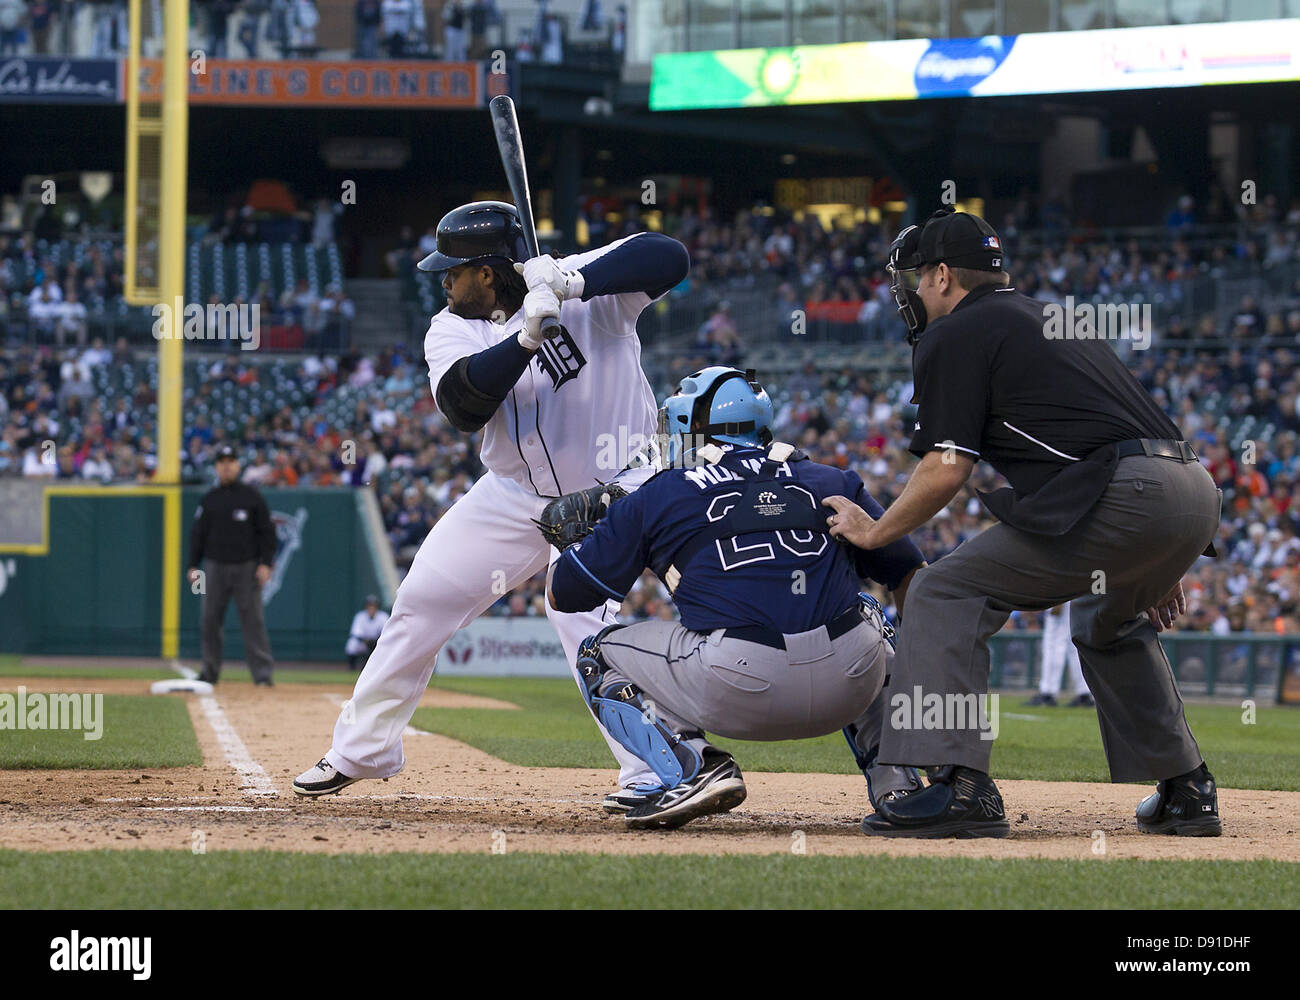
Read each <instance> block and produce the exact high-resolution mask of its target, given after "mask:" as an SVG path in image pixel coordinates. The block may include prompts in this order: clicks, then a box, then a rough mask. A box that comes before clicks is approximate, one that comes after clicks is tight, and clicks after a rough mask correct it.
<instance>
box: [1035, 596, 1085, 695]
mask: <svg viewBox="0 0 1300 1000" xmlns="http://www.w3.org/2000/svg"><path fill="white" fill-rule="evenodd" d="M1067 661H1068V662H1069V664H1070V681H1071V682H1072V683H1073V684H1074V693H1075V694H1076V695H1079V694H1088V693H1089V692H1088V682H1087V681H1086V680H1084V679H1083V667H1082V666H1081V665H1080V664H1079V651H1078V650H1077V649H1075V648H1074V642H1073V641H1072V640H1071V639H1070V605H1068V604H1066V605H1064V606H1062V608H1061V613H1060V614H1056V615H1054V614H1052V612H1051V611H1047V612H1045V613H1044V614H1043V662H1042V677H1041V678H1040V679H1039V682H1038V690H1039V692H1040V693H1041V694H1050V695H1051V696H1052V697H1053V698H1055V697H1056V696H1057V694H1059V693H1060V691H1061V675H1062V674H1063V673H1064V672H1065V664H1066V662H1067Z"/></svg>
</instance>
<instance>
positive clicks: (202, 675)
mask: <svg viewBox="0 0 1300 1000" xmlns="http://www.w3.org/2000/svg"><path fill="white" fill-rule="evenodd" d="M194 679H195V680H196V681H203V682H205V683H207V684H216V683H217V679H216V678H215V677H213V676H212V675H211V674H210V673H208V672H207V671H206V670H200V671H199V675H198V676H197V677H195V678H194Z"/></svg>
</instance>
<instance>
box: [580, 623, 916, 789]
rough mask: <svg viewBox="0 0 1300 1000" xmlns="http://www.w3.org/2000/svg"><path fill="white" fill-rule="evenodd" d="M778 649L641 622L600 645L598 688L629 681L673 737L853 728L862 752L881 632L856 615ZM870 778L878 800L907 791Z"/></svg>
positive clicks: (875, 772)
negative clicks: (841, 628) (846, 624)
mask: <svg viewBox="0 0 1300 1000" xmlns="http://www.w3.org/2000/svg"><path fill="white" fill-rule="evenodd" d="M785 646H786V648H785V649H776V648H774V647H771V646H765V645H763V644H761V643H756V642H749V641H747V640H744V639H733V638H727V637H726V636H725V630H724V629H718V630H716V631H713V632H692V631H690V630H689V629H685V628H683V627H682V626H681V624H680V623H678V622H668V621H648V622H639V623H638V624H636V625H629V626H628V627H627V628H621V629H618V630H617V631H615V632H611V633H610V634H609V635H607V636H606V637H605V638H604V639H603V640H601V643H600V652H601V659H602V660H603V661H604V663H605V666H606V671H605V674H604V675H603V677H602V683H601V686H602V688H604V689H605V690H613V689H614V688H616V687H617V686H618V684H619V683H625V682H627V681H631V682H632V683H633V684H635V685H636V686H637V687H639V688H640V689H641V690H642V691H643V692H644V694H645V698H647V699H649V700H650V701H652V702H653V703H654V705H653V711H654V714H655V716H656V718H658V719H659V720H660V721H661V722H662V723H663V724H664V725H665V726H667V727H668V728H669V729H670V730H672V731H673V732H676V733H688V732H691V731H703V732H707V733H713V734H716V735H718V736H726V737H729V738H731V739H738V740H800V739H808V738H810V737H814V736H825V735H826V734H827V733H833V732H835V731H837V730H840V729H843V728H844V727H845V726H847V725H849V724H850V723H853V724H855V725H856V726H857V728H858V729H859V731H860V732H859V742H860V743H861V744H868V745H860V746H859V748H858V749H859V752H860V753H862V754H863V755H865V754H866V753H867V752H868V751H869V750H871V749H872V748H873V747H874V744H875V742H876V741H877V740H878V738H879V734H880V726H881V715H882V713H881V712H880V711H879V703H880V700H879V698H878V695H879V693H880V690H881V687H882V686H883V684H884V680H885V673H886V671H887V669H888V661H889V659H890V658H892V655H893V654H892V653H891V652H890V649H889V644H888V643H887V642H886V641H885V640H884V638H883V637H882V636H881V634H880V630H879V629H878V628H877V627H876V626H875V625H874V624H873V623H872V622H871V621H870V620H868V619H865V618H864V620H863V622H862V624H861V625H858V626H857V627H855V628H853V629H850V630H849V631H848V632H845V633H844V634H843V635H841V636H840V637H839V638H838V639H834V640H832V639H830V638H829V637H828V636H827V633H826V629H825V627H821V628H816V629H813V630H812V631H810V632H800V633H797V634H794V635H787V636H785ZM873 703H875V705H874V706H873ZM873 707H874V708H875V711H874V712H873V711H872V710H873ZM871 782H872V788H873V789H874V790H875V794H876V796H877V797H879V796H880V795H883V794H885V793H886V792H889V791H893V790H895V789H896V788H906V787H909V785H908V781H907V778H906V776H905V775H904V774H903V773H902V771H901V769H898V768H893V767H878V768H873V769H872V774H871Z"/></svg>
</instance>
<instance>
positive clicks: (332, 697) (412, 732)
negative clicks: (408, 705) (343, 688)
mask: <svg viewBox="0 0 1300 1000" xmlns="http://www.w3.org/2000/svg"><path fill="white" fill-rule="evenodd" d="M321 697H322V698H324V699H325V700H326V701H328V702H330V703H331V704H333V705H334V706H335V707H336V708H342V707H343V705H344V704H345V702H346V701H347V699H345V698H344V697H343V696H342V695H341V694H322V695H321ZM402 735H403V736H428V735H429V734H428V733H427V732H425V731H424V730H423V729H416V728H415V727H414V726H407V727H406V728H405V729H403V730H402Z"/></svg>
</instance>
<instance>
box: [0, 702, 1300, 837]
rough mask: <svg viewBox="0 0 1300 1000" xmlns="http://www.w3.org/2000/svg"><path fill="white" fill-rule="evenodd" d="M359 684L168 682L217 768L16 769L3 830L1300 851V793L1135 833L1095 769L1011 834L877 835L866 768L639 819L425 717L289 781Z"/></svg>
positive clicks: (1037, 790) (599, 781)
mask: <svg viewBox="0 0 1300 1000" xmlns="http://www.w3.org/2000/svg"><path fill="white" fill-rule="evenodd" d="M19 684H23V685H26V686H27V688H28V690H30V691H57V690H69V691H71V690H76V691H84V690H87V687H88V686H89V687H90V688H93V689H94V690H99V691H102V692H104V693H106V694H110V693H111V694H144V693H147V692H148V682H147V681H133V680H120V679H117V680H109V679H104V680H101V681H96V682H93V683H92V684H90V685H87V682H86V681H85V680H84V679H76V680H69V681H67V682H62V681H58V680H50V679H48V678H42V679H35V678H33V679H29V680H23V679H21V678H15V679H7V680H6V683H5V688H6V689H12V688H13V687H16V686H17V685H19ZM349 694H350V690H349V689H348V688H346V687H343V686H328V685H306V684H299V685H281V686H279V687H276V688H274V689H271V690H265V689H259V688H254V687H252V686H251V685H247V684H229V685H226V684H223V685H222V686H221V687H220V688H219V689H218V690H217V693H216V694H215V695H213V696H208V698H207V699H206V702H207V704H205V699H204V698H202V697H199V696H195V695H168V696H167V697H182V698H185V699H186V701H187V703H188V707H189V711H190V715H191V718H192V719H193V722H194V730H195V733H196V734H197V736H198V742H199V746H200V748H201V750H202V752H203V760H204V763H203V766H201V767H184V768H158V769H153V770H132V771H67V770H62V771H49V770H42V771H0V846H3V847H8V848H16V849H20V850H51V851H54V850H77V849H95V848H104V847H108V848H120V849H133V848H154V849H184V850H189V849H190V848H191V845H192V843H193V842H194V839H195V832H196V831H202V835H203V839H204V842H205V848H206V850H207V851H209V852H211V851H220V850H235V849H273V850H289V851H310V852H318V853H342V852H360V853H378V852H387V851H415V852H453V851H466V852H484V853H488V852H491V851H492V850H493V847H494V845H495V846H496V847H497V848H498V849H500V847H501V846H503V845H504V846H505V847H506V849H507V850H509V851H510V852H511V853H515V852H521V851H534V852H553V853H572V852H588V853H608V854H773V853H788V852H790V851H791V849H792V845H794V844H795V843H796V841H799V842H800V843H801V844H802V847H803V849H804V850H805V852H806V853H808V854H828V855H829V854H837V855H850V854H860V855H869V854H890V855H900V856H902V855H951V856H978V857H1043V858H1077V859H1087V858H1096V857H1098V852H1097V851H1096V850H1095V845H1096V844H1097V843H1098V842H1099V839H1100V838H1099V836H1098V833H1097V832H1098V831H1100V833H1101V834H1102V835H1104V838H1105V839H1104V846H1105V850H1104V856H1105V857H1106V858H1150V859H1162V858H1182V859H1195V858H1205V859H1216V860H1223V859H1259V858H1273V859H1279V860H1286V861H1297V860H1300V838H1297V837H1296V835H1295V834H1296V831H1297V827H1300V793H1296V792H1272V791H1237V790H1233V789H1222V790H1221V791H1220V810H1221V812H1222V814H1223V817H1224V821H1223V822H1224V835H1223V836H1222V837H1220V838H1217V839H1187V838H1178V837H1157V836H1147V835H1143V834H1139V833H1138V832H1137V830H1136V828H1135V827H1134V824H1133V818H1132V817H1133V808H1134V806H1135V805H1136V804H1137V802H1138V800H1139V799H1140V798H1141V797H1142V796H1143V795H1145V794H1146V793H1147V792H1148V791H1149V789H1147V788H1144V787H1141V786H1134V785H1109V784H1091V783H1065V782H1043V781H1012V780H1004V781H1000V782H999V785H1000V787H1001V789H1002V794H1003V797H1004V800H1005V802H1006V808H1007V814H1008V816H1009V817H1010V819H1011V824H1012V833H1011V836H1010V837H1008V838H1007V839H1005V840H968V841H906V840H879V839H876V838H871V837H866V836H864V835H863V834H862V833H861V832H860V831H859V829H858V822H859V820H860V819H861V818H862V815H863V812H864V810H865V809H866V807H867V797H866V788H865V786H864V783H863V781H862V779H861V777H860V776H855V775H834V774H764V773H756V772H749V773H747V774H746V783H747V784H748V787H749V798H748V800H747V801H746V802H745V803H744V805H742V806H741V807H740V808H739V809H737V810H735V811H734V812H732V813H730V814H728V815H725V816H717V817H710V818H707V819H704V820H698V821H696V822H694V823H692V824H690V825H689V826H687V827H685V828H683V829H681V830H676V831H663V832H653V833H638V832H631V831H627V830H625V829H624V828H623V821H622V820H621V819H619V818H615V817H608V816H606V815H605V814H604V813H603V812H602V811H601V809H600V801H601V799H602V798H603V797H604V795H605V794H606V793H607V792H609V791H611V790H612V789H613V788H614V787H615V783H616V782H615V771H614V770H613V769H609V770H597V769H585V768H543V767H518V766H515V765H513V764H508V763H506V762H505V761H502V760H499V759H498V758H496V757H493V756H491V755H489V754H486V753H483V752H482V751H479V750H476V749H474V748H473V747H470V746H467V745H465V744H464V743H460V742H457V741H455V740H452V739H448V738H446V737H443V736H439V735H436V734H432V733H416V732H414V731H408V733H407V735H406V737H405V740H404V742H405V748H406V757H407V763H406V768H405V770H403V771H402V772H401V773H400V774H398V775H397V776H396V777H394V778H391V779H390V780H388V781H366V782H360V783H358V784H356V785H353V786H352V787H350V788H348V789H345V790H344V791H343V792H342V793H341V794H340V795H337V796H331V797H327V798H324V799H300V798H298V797H297V796H295V795H294V794H293V793H292V792H291V791H290V783H291V782H292V781H293V778H294V777H295V776H296V775H298V774H299V773H301V772H302V771H303V770H305V769H306V768H307V767H309V766H310V765H311V764H312V763H313V762H314V761H316V760H317V759H318V758H319V756H320V755H321V753H323V752H324V751H325V750H326V749H327V748H328V746H329V738H330V733H331V732H332V730H333V726H334V721H335V718H336V717H337V715H338V706H339V704H340V703H341V702H342V700H343V699H345V698H347V697H348V695H349ZM421 704H422V705H424V706H429V707H439V708H457V707H462V708H500V709H511V708H513V707H514V706H512V705H509V704H507V703H505V702H501V701H497V700H495V699H491V698H480V697H476V696H472V695H466V694H459V693H454V692H449V691H442V690H430V691H428V692H427V693H426V694H425V696H424V700H423V701H422V702H421ZM214 705H215V707H216V709H217V711H215V712H214V710H213V706H214ZM222 720H224V725H223V721H222ZM219 730H224V736H225V742H224V744H223V742H222V740H221V739H219V736H218V733H219ZM231 732H233V733H234V734H236V737H237V739H236V740H235V745H234V747H233V749H232V743H231V738H230V734H231ZM241 747H242V750H243V751H244V752H243V753H240V752H239V751H240V748H241ZM740 763H741V767H742V768H743V767H744V761H743V760H741V762H740ZM800 834H802V837H800ZM503 838H504V839H503Z"/></svg>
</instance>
